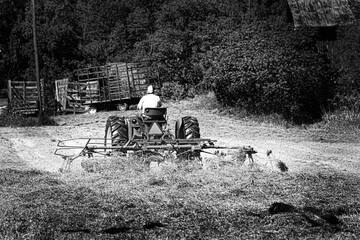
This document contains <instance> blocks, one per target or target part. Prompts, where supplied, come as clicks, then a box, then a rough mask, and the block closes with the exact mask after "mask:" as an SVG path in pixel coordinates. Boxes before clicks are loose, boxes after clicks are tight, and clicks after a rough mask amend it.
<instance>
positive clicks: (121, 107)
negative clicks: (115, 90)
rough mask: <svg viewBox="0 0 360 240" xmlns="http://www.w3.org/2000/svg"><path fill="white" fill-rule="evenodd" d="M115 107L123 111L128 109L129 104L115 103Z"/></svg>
mask: <svg viewBox="0 0 360 240" xmlns="http://www.w3.org/2000/svg"><path fill="white" fill-rule="evenodd" d="M117 109H118V110H119V111H121V112H124V111H126V110H129V104H127V103H120V104H118V105H117Z"/></svg>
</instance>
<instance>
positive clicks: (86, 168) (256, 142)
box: [0, 100, 360, 239]
mask: <svg viewBox="0 0 360 240" xmlns="http://www.w3.org/2000/svg"><path fill="white" fill-rule="evenodd" d="M206 104H211V101H210V100H206V101H205V102H203V101H196V104H195V103H194V102H193V101H184V102H181V103H167V106H168V113H169V124H170V126H171V127H173V126H174V124H175V121H176V119H178V118H179V117H181V116H186V115H191V116H194V117H197V118H198V120H199V122H200V131H201V135H202V137H206V138H211V139H216V140H218V142H217V145H220V146H235V147H236V146H239V147H240V146H244V145H246V146H247V145H250V146H252V147H254V148H255V150H257V151H258V152H259V153H258V154H255V155H254V160H255V163H254V164H251V163H250V162H249V161H248V160H245V162H244V161H237V160H228V159H227V158H226V157H213V156H208V155H206V154H205V155H204V154H203V155H202V156H203V159H204V162H206V163H207V164H206V167H204V166H203V164H202V163H200V162H194V161H179V160H177V159H170V160H169V161H167V162H166V164H163V165H162V167H161V169H160V170H153V169H150V168H149V166H148V165H147V164H144V163H143V162H142V161H141V159H137V158H126V157H123V156H117V155H116V154H114V155H113V156H110V157H104V156H101V155H99V156H94V157H93V158H87V157H81V158H78V159H76V160H75V161H74V162H73V163H72V165H71V171H68V172H60V171H59V169H60V168H61V166H62V164H63V159H62V158H60V157H58V156H55V155H53V152H54V150H55V148H56V143H57V141H58V140H63V139H69V138H77V137H103V135H104V126H105V121H106V119H107V117H108V116H110V115H115V114H126V115H131V114H134V113H136V112H135V111H128V112H126V113H119V112H98V113H96V114H93V115H92V114H82V115H62V116H57V117H56V118H55V120H56V122H57V123H58V126H47V127H38V128H0V151H1V155H0V163H1V164H0V239H359V238H360V194H359V190H358V189H359V187H360V177H359V172H360V162H359V159H360V148H359V137H358V136H359V134H358V133H359V132H358V131H354V130H351V131H344V130H341V131H338V130H336V129H332V130H329V129H326V128H325V127H318V126H307V127H296V126H283V125H281V124H272V123H270V122H269V123H265V122H264V121H262V122H258V121H254V120H253V119H237V118H236V117H235V116H233V115H232V114H231V112H224V111H221V110H218V109H215V108H212V110H207V109H206V108H207V105H206ZM268 150H271V151H272V154H271V155H270V158H268V157H267V156H266V152H267V151H268ZM280 161H281V162H282V163H284V164H285V165H286V167H287V168H288V170H287V171H281V170H280V168H279V166H278V163H279V162H280Z"/></svg>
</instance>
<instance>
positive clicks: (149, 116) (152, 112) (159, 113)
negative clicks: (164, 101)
mask: <svg viewBox="0 0 360 240" xmlns="http://www.w3.org/2000/svg"><path fill="white" fill-rule="evenodd" d="M166 112H167V108H145V110H144V113H143V116H144V120H145V121H148V120H150V121H151V120H160V121H165V120H166Z"/></svg>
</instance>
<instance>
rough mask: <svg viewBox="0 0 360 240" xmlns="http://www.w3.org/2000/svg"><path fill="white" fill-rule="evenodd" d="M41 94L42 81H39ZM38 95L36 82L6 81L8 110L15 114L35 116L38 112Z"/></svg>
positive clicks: (42, 88) (42, 89)
mask: <svg viewBox="0 0 360 240" xmlns="http://www.w3.org/2000/svg"><path fill="white" fill-rule="evenodd" d="M41 92H42V93H43V92H44V84H43V80H41ZM38 94H39V93H38V89H37V82H34V81H28V82H25V81H11V80H9V81H8V99H9V108H10V109H12V110H13V111H15V112H17V113H20V114H23V115H27V114H37V113H38V112H39V104H38V99H39V95H38ZM42 99H43V98H42Z"/></svg>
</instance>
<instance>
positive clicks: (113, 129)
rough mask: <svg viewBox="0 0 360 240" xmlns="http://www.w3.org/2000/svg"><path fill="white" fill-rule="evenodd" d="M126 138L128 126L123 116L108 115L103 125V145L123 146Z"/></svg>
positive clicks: (127, 138)
mask: <svg viewBox="0 0 360 240" xmlns="http://www.w3.org/2000/svg"><path fill="white" fill-rule="evenodd" d="M128 140H129V137H128V126H127V124H126V121H125V118H124V117H117V116H110V117H109V118H108V120H107V122H106V126H105V142H104V145H105V147H106V146H123V145H125V143H126V142H127V141H128Z"/></svg>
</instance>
